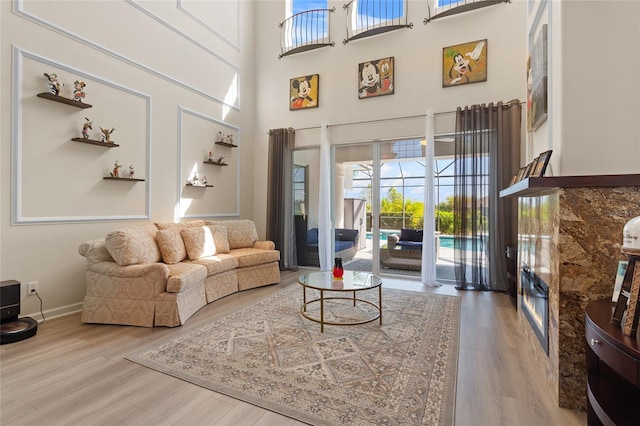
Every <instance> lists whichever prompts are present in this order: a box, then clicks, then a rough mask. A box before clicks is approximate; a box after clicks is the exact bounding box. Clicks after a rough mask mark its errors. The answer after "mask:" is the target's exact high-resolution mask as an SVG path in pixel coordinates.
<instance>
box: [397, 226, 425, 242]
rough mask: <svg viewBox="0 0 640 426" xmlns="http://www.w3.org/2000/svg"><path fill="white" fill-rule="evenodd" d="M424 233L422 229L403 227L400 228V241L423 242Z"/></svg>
mask: <svg viewBox="0 0 640 426" xmlns="http://www.w3.org/2000/svg"><path fill="white" fill-rule="evenodd" d="M422 234H423V232H422V229H408V228H402V229H401V230H400V241H415V242H417V243H421V242H422Z"/></svg>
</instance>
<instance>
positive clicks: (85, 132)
mask: <svg viewBox="0 0 640 426" xmlns="http://www.w3.org/2000/svg"><path fill="white" fill-rule="evenodd" d="M92 126H93V121H91V120H89V118H88V117H85V118H84V124H83V125H82V138H83V139H89V130H93V127H92Z"/></svg>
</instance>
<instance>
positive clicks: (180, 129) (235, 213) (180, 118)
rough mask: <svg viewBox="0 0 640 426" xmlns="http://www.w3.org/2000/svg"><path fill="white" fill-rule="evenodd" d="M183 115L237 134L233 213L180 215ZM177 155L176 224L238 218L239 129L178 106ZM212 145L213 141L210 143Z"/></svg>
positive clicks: (182, 184) (181, 199) (182, 185)
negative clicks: (188, 221) (189, 220)
mask: <svg viewBox="0 0 640 426" xmlns="http://www.w3.org/2000/svg"><path fill="white" fill-rule="evenodd" d="M185 114H189V115H192V116H194V117H197V118H199V119H202V120H206V121H209V122H212V123H216V124H219V125H221V126H223V127H226V128H228V129H232V130H234V131H235V132H237V135H238V137H237V140H238V148H235V149H236V150H237V151H238V165H237V169H236V187H237V188H238V190H237V191H236V193H235V199H236V201H235V206H233V211H229V212H223V213H210V214H199V215H190V214H184V215H183V214H182V212H183V211H186V209H185V207H186V206H185V205H184V201H183V198H182V190H183V187H184V181H183V179H182V172H183V170H182V151H183V140H182V139H183V137H182V134H183V124H182V123H183V115H185ZM177 119H178V144H177V145H178V153H177V159H178V164H177V166H178V167H177V169H178V181H177V185H176V189H177V192H176V199H177V200H178V208H177V209H176V214H175V220H176V222H179V221H180V220H181V219H207V218H212V217H219V218H228V217H239V216H240V191H239V189H240V149H241V148H242V144H241V143H240V140H241V137H240V128H239V127H237V126H234V125H233V124H229V123H226V122H224V121H221V120H217V119H215V118H213V117H209V116H207V115H205V114H202V113H199V112H197V111H193V110H191V109H188V108H185V107H183V106H182V105H178V117H177ZM211 143H212V144H213V141H212V142H211Z"/></svg>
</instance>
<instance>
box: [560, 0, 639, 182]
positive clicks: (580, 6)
mask: <svg viewBox="0 0 640 426" xmlns="http://www.w3.org/2000/svg"><path fill="white" fill-rule="evenodd" d="M550 6H551V7H552V8H553V9H555V8H558V7H559V8H560V9H561V11H560V12H559V15H560V16H559V19H557V20H556V19H554V20H553V25H554V26H560V27H561V37H560V43H561V52H562V54H561V55H558V56H557V57H556V56H554V60H555V61H559V62H560V64H559V67H560V70H561V75H560V76H559V78H560V82H559V84H560V88H561V93H560V95H559V96H558V98H557V99H556V98H554V99H553V102H554V104H553V106H552V107H553V108H554V109H555V110H556V111H558V110H559V111H560V114H561V123H560V126H559V128H558V132H557V133H556V132H555V131H554V137H553V144H552V145H553V146H554V148H555V146H557V145H558V144H560V145H561V150H562V151H561V153H562V154H561V156H560V157H559V160H560V164H559V170H558V173H557V174H558V175H566V176H571V175H591V174H593V175H597V174H627V173H629V174H631V173H640V134H639V133H638V131H637V126H638V120H639V119H640V79H639V78H636V72H635V71H634V70H638V69H640V47H639V46H638V43H639V42H640V2H637V1H564V2H562V3H560V4H557V3H555V2H552V3H550ZM552 16H554V15H552ZM554 118H555V117H554ZM554 127H555V122H554ZM554 154H555V152H554Z"/></svg>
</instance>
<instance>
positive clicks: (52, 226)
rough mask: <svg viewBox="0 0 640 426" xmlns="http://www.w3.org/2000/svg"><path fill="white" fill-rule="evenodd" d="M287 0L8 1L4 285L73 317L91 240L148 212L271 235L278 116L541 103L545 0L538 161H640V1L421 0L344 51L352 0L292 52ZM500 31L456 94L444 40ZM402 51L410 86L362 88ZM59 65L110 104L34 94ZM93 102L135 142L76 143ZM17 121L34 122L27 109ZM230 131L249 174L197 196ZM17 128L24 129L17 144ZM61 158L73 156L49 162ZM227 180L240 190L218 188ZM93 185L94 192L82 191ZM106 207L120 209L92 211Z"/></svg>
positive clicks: (351, 130)
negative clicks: (308, 86) (400, 25)
mask: <svg viewBox="0 0 640 426" xmlns="http://www.w3.org/2000/svg"><path fill="white" fill-rule="evenodd" d="M284 3H285V2H284V0H274V1H256V2H249V1H214V2H201V1H191V0H183V1H181V2H173V1H154V2H149V1H144V2H142V1H137V0H136V1H119V2H116V1H92V2H65V1H48V2H32V1H23V2H9V1H2V2H0V117H1V118H0V141H1V144H0V199H1V209H0V222H1V223H0V237H1V238H0V279H2V280H8V279H17V280H19V281H21V282H23V283H25V284H26V282H27V281H39V282H40V294H41V295H42V297H43V299H44V308H45V310H46V311H49V312H50V314H54V315H55V314H58V313H63V312H68V311H72V310H74V309H79V308H80V304H81V302H82V299H83V296H84V290H85V284H84V259H83V258H82V257H81V256H79V255H78V253H77V249H78V245H79V244H80V243H81V242H83V241H85V240H87V239H90V238H100V237H103V236H104V235H105V234H106V233H107V232H109V231H111V230H113V229H118V228H121V227H124V226H128V225H133V224H136V223H140V222H141V221H145V220H147V219H144V218H145V217H147V216H148V217H149V220H152V221H173V220H177V219H179V218H180V217H181V216H182V215H190V214H193V215H194V216H213V217H217V215H221V214H222V215H225V216H226V215H227V214H229V217H232V216H236V215H239V216H240V217H246V218H253V219H254V220H255V221H256V224H257V225H258V232H259V233H260V234H261V236H263V235H264V228H265V223H266V215H265V212H266V189H267V182H266V176H267V163H266V161H265V158H267V155H266V154H267V149H268V143H267V140H268V138H267V134H266V133H267V130H268V129H270V128H278V127H289V126H291V127H294V128H298V129H299V128H303V127H315V126H318V125H320V124H321V123H323V122H326V123H328V124H330V125H332V127H331V128H330V129H331V138H332V141H333V142H334V143H347V142H354V141H364V140H371V139H377V138H380V139H384V138H387V137H401V136H417V135H422V134H423V132H424V127H425V126H424V120H423V119H422V118H421V117H418V118H414V119H410V120H399V121H385V122H383V123H382V124H380V125H373V124H368V125H353V126H350V125H341V124H344V123H352V122H358V121H364V120H375V119H388V118H396V117H403V116H414V115H422V114H424V113H425V111H426V110H427V109H432V110H433V111H434V112H435V113H436V114H439V113H446V112H450V111H454V110H455V108H456V107H457V106H465V105H470V104H474V103H486V102H491V101H500V100H502V101H508V100H511V99H513V98H518V99H520V100H522V101H524V100H525V97H526V73H525V66H526V60H527V57H528V49H529V46H528V37H529V31H530V29H531V25H532V21H533V17H534V15H533V13H534V12H529V11H528V5H529V4H532V5H534V6H535V8H538V7H540V8H542V9H541V10H542V12H541V13H542V14H541V21H540V22H542V21H547V22H548V23H549V26H550V67H551V68H550V71H551V73H550V101H549V102H550V106H549V108H550V116H549V119H548V120H547V122H546V123H545V124H543V125H542V126H541V127H540V129H539V130H538V131H537V132H536V133H535V134H533V135H531V137H530V138H529V139H527V141H526V142H525V144H526V146H525V147H524V148H525V154H524V156H525V157H526V158H523V162H524V161H530V160H531V159H533V158H534V157H535V155H537V153H538V152H539V151H542V150H546V149H549V148H552V149H553V150H554V155H553V156H552V166H553V167H552V168H553V172H554V174H555V175H560V174H563V175H571V174H596V173H639V172H640V171H639V169H638V167H639V166H638V161H637V160H638V158H639V157H640V153H639V151H638V150H639V149H640V142H639V139H638V138H639V136H638V134H637V132H633V129H634V126H633V125H634V124H635V122H636V121H637V119H638V117H639V116H640V111H639V110H638V108H639V106H638V105H639V103H638V100H640V95H639V93H638V87H639V84H640V83H639V80H638V79H636V78H634V77H633V76H634V74H633V71H634V70H635V69H637V68H638V65H639V63H638V61H640V55H638V47H637V45H636V44H637V43H636V44H634V42H635V41H636V40H638V39H639V38H640V37H639V31H640V23H639V22H638V19H639V16H640V13H639V10H638V8H639V7H640V3H639V2H624V1H620V2H612V1H607V2H605V1H602V2H593V1H564V2H551V1H541V0H538V1H534V2H530V1H521V0H516V1H513V2H512V3H510V4H500V5H497V6H492V7H489V8H486V9H482V10H478V11H474V12H471V13H469V14H466V15H461V16H456V17H451V18H446V19H443V20H441V21H433V22H431V23H429V24H428V25H426V26H425V25H423V24H422V20H423V18H424V17H426V16H427V9H426V2H424V1H422V0H420V1H411V2H410V5H409V15H410V21H412V22H413V24H414V27H413V29H407V30H399V31H396V32H392V33H388V34H385V35H382V36H378V37H374V38H371V39H365V40H360V41H355V42H350V43H347V44H346V45H343V44H342V40H343V39H344V38H345V37H346V29H345V19H346V18H345V16H346V14H345V11H344V10H343V9H342V4H343V3H344V2H342V1H330V4H329V6H330V7H333V6H335V7H336V12H335V13H333V14H332V15H331V25H332V34H333V35H332V39H333V41H335V43H336V45H335V47H329V48H324V49H320V50H316V51H312V52H308V53H304V54H299V55H293V56H290V57H285V58H283V59H280V60H279V59H277V57H278V54H279V53H280V47H279V37H280V29H279V28H278V25H277V24H278V23H279V22H281V21H282V20H283V19H284V16H285V12H284ZM536 10H537V9H536ZM596 29H597V30H596ZM484 38H486V39H488V61H489V67H488V80H487V82H483V83H476V84H471V85H467V86H461V87H453V88H442V84H441V73H442V71H441V67H442V65H441V61H442V59H441V58H442V48H443V47H445V46H449V45H453V44H458V43H463V42H467V41H473V40H478V39H484ZM620 40H624V41H623V42H620ZM16 52H17V53H16ZM14 55H17V56H22V57H23V61H24V62H23V63H24V64H25V66H24V67H23V68H22V69H21V70H18V71H19V72H18V74H17V76H16V77H17V78H18V80H17V81H18V82H19V87H20V89H21V90H22V92H21V93H22V94H23V96H22V98H19V99H17V100H16V105H17V106H16V107H15V108H14V107H13V106H12V102H13V100H12V96H13V94H14V93H16V92H15V89H16V87H15V86H14V82H15V81H14V79H13V77H14V75H13V73H14V59H13V58H14ZM387 56H393V57H394V58H395V65H396V89H395V94H393V95H389V96H383V97H380V98H373V99H364V100H359V99H358V97H357V94H356V92H357V65H358V63H360V62H363V61H367V60H372V59H377V58H383V57H387ZM51 69H56V70H58V71H59V74H61V75H62V74H64V75H65V77H66V79H67V80H69V79H73V78H76V77H82V78H84V79H86V80H87V82H88V86H87V88H86V90H87V98H86V101H87V102H89V103H92V104H94V105H95V106H94V108H92V109H90V110H75V109H73V108H71V107H67V106H63V105H59V106H58V107H56V106H54V104H53V103H51V105H49V103H48V101H44V100H41V99H37V98H34V95H35V93H37V92H38V91H39V90H41V89H42V84H43V79H44V77H42V76H41V73H43V72H50V70H51ZM315 73H317V74H320V106H319V107H318V108H315V109H309V110H302V111H295V112H290V111H289V109H288V99H287V98H288V96H289V90H288V86H289V79H290V78H293V77H298V76H302V75H307V74H315ZM236 74H237V77H236ZM234 79H236V81H237V82H239V84H238V85H236V84H234ZM71 82H72V81H71ZM123 89H127V90H128V91H127V90H123ZM225 99H226V104H227V105H226V106H225V105H224V103H225ZM88 111H90V112H91V114H92V115H89V113H88ZM85 112H87V114H86V115H87V116H90V117H91V118H93V119H94V121H95V124H103V123H104V124H105V125H107V126H113V127H116V129H117V130H116V132H114V138H115V139H116V140H117V142H122V143H123V147H122V149H121V150H120V151H117V150H114V149H111V150H105V151H100V150H101V148H96V149H95V150H91V149H89V148H90V147H82V146H78V147H76V146H75V145H73V144H74V143H73V142H70V141H69V138H70V137H73V136H76V133H77V132H79V126H80V124H81V122H82V121H83V119H84V116H85ZM16 117H21V118H22V119H23V121H22V122H17V121H12V120H16ZM127 118H130V120H127ZM112 120H113V121H112ZM453 122H454V121H453V115H452V114H439V115H437V116H436V132H446V131H450V130H452V128H453ZM181 123H182V124H181ZM43 128H47V130H45V131H43ZM218 129H221V130H224V129H228V131H229V132H237V136H238V142H239V145H240V148H239V149H238V150H237V151H235V153H234V154H232V155H235V156H237V158H236V159H234V161H236V160H237V164H236V165H235V166H234V167H235V168H236V169H235V170H233V171H232V173H231V175H230V176H226V175H225V176H224V177H220V180H222V181H223V182H221V183H218V182H217V181H216V180H215V179H216V173H218V172H222V170H213V171H211V172H209V171H205V172H204V173H206V174H207V177H208V178H209V179H210V183H213V184H214V185H217V187H216V188H214V189H211V188H207V189H205V190H203V191H201V192H195V193H194V192H193V191H185V188H184V180H185V179H186V177H188V174H189V172H190V171H191V167H193V166H195V165H196V164H197V165H198V166H200V164H199V163H198V158H199V157H200V156H204V155H205V153H206V152H207V151H208V150H210V149H211V148H212V147H213V144H212V142H213V137H214V135H212V134H211V133H215V132H216V131H217V130H218ZM16 131H18V134H19V135H20V137H17V138H14V139H12V135H15V132H16ZM226 131H227V130H225V132H226ZM129 134H130V135H135V136H133V137H129ZM319 134H320V132H319V131H318V130H317V129H311V130H306V131H299V132H297V136H296V137H297V143H298V144H299V146H314V145H317V141H318V140H319ZM14 142H15V143H16V145H15V147H20V148H23V149H26V151H24V152H25V154H26V155H27V158H28V161H26V162H24V161H23V162H19V161H17V159H16V157H15V155H14V154H15V149H14V147H12V143H14ZM78 145H80V144H78ZM54 147H55V149H54ZM96 150H97V151H96ZM44 153H51V154H52V155H54V156H53V157H51V159H54V158H55V161H52V162H51V163H56V164H57V163H58V162H60V163H61V164H62V166H61V167H53V166H52V164H50V163H48V162H46V161H45V160H47V156H46V155H44ZM120 153H122V154H120ZM66 154H68V156H67V155H66ZM120 155H124V156H126V158H125V157H121V158H120ZM116 156H118V157H116ZM74 159H75V160H74ZM114 159H118V160H120V161H121V162H125V161H126V162H129V161H130V162H135V165H136V170H137V172H136V173H137V174H139V176H141V177H145V178H147V181H146V182H145V183H138V184H135V185H133V187H127V188H129V189H128V190H126V191H125V190H124V189H122V188H123V187H121V186H117V187H114V186H113V185H111V186H105V185H104V184H105V182H102V180H101V176H102V175H103V173H105V172H106V169H107V167H109V166H110V165H111V164H112V161H113V160H114ZM12 160H16V162H14V163H12ZM32 160H33V161H32ZM74 161H75V162H74ZM38 162H39V163H38ZM126 166H128V164H127V165H126ZM126 166H125V167H126ZM202 167H204V166H202ZM207 167H213V166H207ZM225 169H228V170H224V171H225V172H228V171H231V170H232V169H233V168H232V167H231V166H230V167H228V168H225ZM17 170H20V173H19V174H17V175H15V176H14V174H15V173H17ZM205 170H206V169H205ZM201 172H202V171H201ZM14 177H15V179H14ZM56 182H61V184H60V185H56ZM232 183H234V184H235V186H233V185H232ZM224 187H227V188H228V189H229V191H226V192H222V193H216V192H214V191H217V190H218V189H221V188H224ZM14 188H18V191H17V192H16V194H18V195H19V196H20V197H21V198H20V200H21V202H22V203H23V204H22V205H21V209H19V212H20V213H22V216H23V218H26V219H29V220H31V219H32V218H39V217H42V216H44V217H45V220H44V221H38V220H36V221H34V222H30V223H20V224H12V220H14V219H15V217H12V214H11V213H12V208H13V207H14V204H12V202H11V196H12V189H14ZM70 188H71V189H72V190H69V189H70ZM90 188H93V189H90ZM83 191H84V195H86V197H84V196H83V197H80V196H79V195H81V194H82V192H83ZM101 191H105V192H104V198H103V197H101V196H100V194H101ZM114 192H115V194H114ZM118 193H120V196H121V197H120V198H118V200H120V199H122V200H124V199H127V202H124V203H122V202H120V203H117V204H116V205H114V203H113V199H114V198H113V197H115V196H117V195H118ZM220 195H222V196H223V197H225V198H222V199H223V200H224V201H223V202H221V201H220V200H221V198H219V196H220ZM74 197H75V198H74ZM128 197H130V200H129V198H128ZM210 197H211V198H214V199H215V200H214V201H211V200H210V199H209V198H210ZM60 199H65V203H64V204H61V203H59V201H58V200H60ZM88 200H91V201H90V202H89V201H88ZM76 206H77V208H76ZM231 213H237V214H233V215H232V214H231ZM98 214H104V215H106V216H107V218H105V219H104V220H97V221H94V220H87V218H86V217H91V216H96V215H98ZM127 216H133V217H132V218H129V219H127ZM135 216H142V217H143V218H141V219H136V218H135ZM51 218H53V220H51ZM61 218H62V219H63V220H60V219H61ZM65 218H67V219H68V218H70V221H69V222H67V221H65V220H66V219H65ZM29 220H27V221H26V222H29ZM23 288H24V289H23V296H24V295H25V293H26V285H25V286H24V287H23ZM23 299H24V300H23V309H22V310H23V313H33V312H36V310H37V309H38V304H37V303H36V301H37V299H34V298H32V297H30V298H26V297H23Z"/></svg>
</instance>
